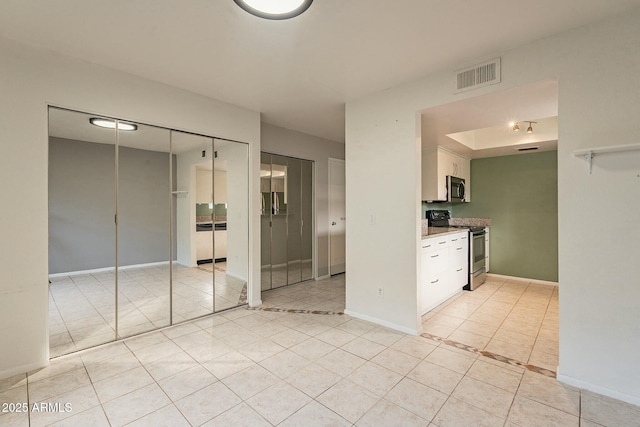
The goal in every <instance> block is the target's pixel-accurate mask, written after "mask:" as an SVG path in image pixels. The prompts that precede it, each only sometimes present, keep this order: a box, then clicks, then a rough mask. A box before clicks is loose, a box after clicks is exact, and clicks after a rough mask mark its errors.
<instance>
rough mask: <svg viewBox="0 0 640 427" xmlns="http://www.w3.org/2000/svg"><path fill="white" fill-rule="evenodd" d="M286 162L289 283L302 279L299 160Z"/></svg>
mask: <svg viewBox="0 0 640 427" xmlns="http://www.w3.org/2000/svg"><path fill="white" fill-rule="evenodd" d="M287 163H288V164H287V175H286V176H287V182H286V191H285V199H286V204H287V269H288V271H287V284H289V285H291V284H293V283H298V282H301V281H302V279H301V277H302V276H301V275H300V260H301V255H302V250H301V249H302V248H301V244H302V217H301V214H302V210H301V190H302V188H301V185H300V173H301V171H300V163H301V160H298V159H292V158H289V159H288V160H287Z"/></svg>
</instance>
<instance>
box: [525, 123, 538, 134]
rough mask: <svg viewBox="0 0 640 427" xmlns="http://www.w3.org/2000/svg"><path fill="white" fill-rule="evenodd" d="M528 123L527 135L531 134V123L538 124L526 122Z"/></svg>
mask: <svg viewBox="0 0 640 427" xmlns="http://www.w3.org/2000/svg"><path fill="white" fill-rule="evenodd" d="M527 123H529V127H528V128H527V133H533V128H532V127H531V123H538V122H527Z"/></svg>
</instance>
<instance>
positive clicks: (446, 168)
mask: <svg viewBox="0 0 640 427" xmlns="http://www.w3.org/2000/svg"><path fill="white" fill-rule="evenodd" d="M448 175H451V176H455V177H458V178H463V179H464V180H465V184H466V185H465V190H466V196H465V201H467V202H470V201H471V162H470V160H469V159H467V158H465V157H462V156H459V155H457V154H454V153H452V152H450V151H447V150H445V149H443V148H441V147H434V148H425V149H423V150H422V200H428V201H441V202H444V201H446V200H447V176H448Z"/></svg>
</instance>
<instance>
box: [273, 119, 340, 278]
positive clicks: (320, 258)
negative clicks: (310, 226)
mask: <svg viewBox="0 0 640 427" xmlns="http://www.w3.org/2000/svg"><path fill="white" fill-rule="evenodd" d="M260 129H261V130H260V131H261V150H262V151H265V152H268V153H272V154H281V155H285V156H291V157H297V158H300V159H305V160H313V161H314V162H315V171H314V174H315V175H314V178H315V180H314V185H315V200H314V203H315V209H316V223H315V225H316V234H317V247H316V254H317V266H318V277H322V276H326V275H328V274H329V258H328V254H329V158H330V157H332V158H335V159H344V144H342V143H340V142H336V141H330V140H328V139H323V138H318V137H315V136H311V135H307V134H304V133H301V132H297V131H293V130H290V129H286V128H282V127H278V126H274V125H271V124H268V123H261V127H260Z"/></svg>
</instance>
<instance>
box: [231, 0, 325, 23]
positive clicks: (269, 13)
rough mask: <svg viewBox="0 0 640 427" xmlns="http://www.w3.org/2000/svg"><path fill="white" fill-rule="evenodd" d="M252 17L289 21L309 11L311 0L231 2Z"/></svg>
mask: <svg viewBox="0 0 640 427" xmlns="http://www.w3.org/2000/svg"><path fill="white" fill-rule="evenodd" d="M233 1H234V2H235V3H236V4H237V5H238V6H240V7H241V8H242V9H244V10H246V11H247V12H249V13H250V14H252V15H255V16H258V17H260V18H265V19H289V18H293V17H296V16H298V15H300V14H301V13H303V12H304V11H305V10H307V9H309V6H311V3H312V2H313V0H233Z"/></svg>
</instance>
